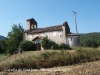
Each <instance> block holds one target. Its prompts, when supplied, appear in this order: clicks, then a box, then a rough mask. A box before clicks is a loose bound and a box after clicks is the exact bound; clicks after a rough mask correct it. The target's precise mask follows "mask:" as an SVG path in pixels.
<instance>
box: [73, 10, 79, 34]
mask: <svg viewBox="0 0 100 75" xmlns="http://www.w3.org/2000/svg"><path fill="white" fill-rule="evenodd" d="M72 12H73V13H74V16H75V25H76V34H78V30H77V22H76V14H77V13H76V12H75V11H72Z"/></svg>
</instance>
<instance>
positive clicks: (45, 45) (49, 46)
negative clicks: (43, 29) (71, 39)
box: [42, 37, 71, 50]
mask: <svg viewBox="0 0 100 75" xmlns="http://www.w3.org/2000/svg"><path fill="white" fill-rule="evenodd" d="M42 47H43V48H44V49H54V50H56V49H61V50H62V49H68V50H70V49H71V48H70V47H69V46H68V45H66V44H64V43H62V44H60V45H58V44H57V43H55V42H53V41H51V40H48V38H47V37H44V38H43V40H42Z"/></svg>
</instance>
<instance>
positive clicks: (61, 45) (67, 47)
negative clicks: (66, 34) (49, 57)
mask: <svg viewBox="0 0 100 75" xmlns="http://www.w3.org/2000/svg"><path fill="white" fill-rule="evenodd" d="M59 47H60V49H61V50H62V49H69V50H70V49H71V48H70V47H69V46H68V45H66V44H64V43H62V44H60V45H59Z"/></svg>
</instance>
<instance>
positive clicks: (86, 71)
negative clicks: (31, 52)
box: [0, 61, 100, 75]
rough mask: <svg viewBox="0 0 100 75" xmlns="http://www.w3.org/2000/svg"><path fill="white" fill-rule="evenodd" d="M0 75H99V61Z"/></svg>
mask: <svg viewBox="0 0 100 75" xmlns="http://www.w3.org/2000/svg"><path fill="white" fill-rule="evenodd" d="M7 70H8V69H7ZM13 70H14V69H13ZM0 75H100V61H94V62H89V63H83V64H77V65H71V66H63V67H54V68H47V69H40V70H37V69H23V71H22V70H19V71H18V70H15V71H14V72H0Z"/></svg>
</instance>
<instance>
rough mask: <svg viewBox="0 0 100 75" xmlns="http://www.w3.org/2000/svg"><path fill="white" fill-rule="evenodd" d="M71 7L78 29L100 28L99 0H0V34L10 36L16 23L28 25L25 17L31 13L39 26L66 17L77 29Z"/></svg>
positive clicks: (61, 20)
mask: <svg viewBox="0 0 100 75" xmlns="http://www.w3.org/2000/svg"><path fill="white" fill-rule="evenodd" d="M72 11H76V12H77V15H76V20H77V25H78V32H79V33H90V32H100V0H0V35H3V36H7V34H8V32H10V31H11V26H12V25H13V24H19V23H21V25H22V26H23V28H24V29H26V19H29V18H32V17H33V18H34V19H35V20H36V21H37V22H38V27H39V28H41V27H48V26H53V25H59V24H62V23H63V22H65V21H67V22H68V24H69V27H70V30H71V32H73V33H75V32H76V30H75V22H74V14H73V12H72Z"/></svg>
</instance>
